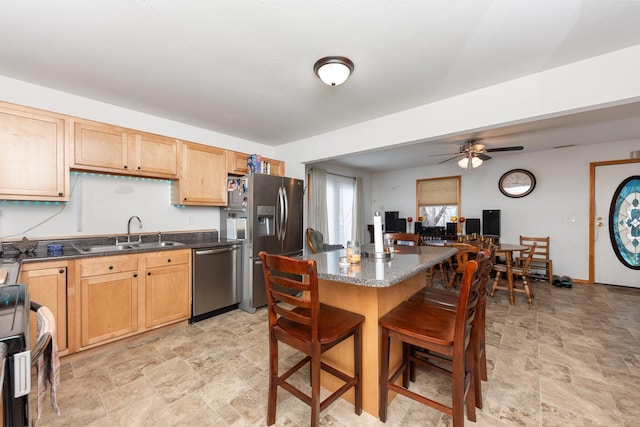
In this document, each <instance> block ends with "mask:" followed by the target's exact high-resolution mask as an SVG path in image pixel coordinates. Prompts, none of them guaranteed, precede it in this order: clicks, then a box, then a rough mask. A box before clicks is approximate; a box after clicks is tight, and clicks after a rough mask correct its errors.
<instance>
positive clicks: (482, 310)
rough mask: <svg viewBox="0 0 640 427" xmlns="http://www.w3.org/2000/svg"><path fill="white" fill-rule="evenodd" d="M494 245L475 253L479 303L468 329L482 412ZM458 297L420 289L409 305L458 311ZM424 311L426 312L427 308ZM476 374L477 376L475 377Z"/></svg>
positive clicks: (477, 398)
mask: <svg viewBox="0 0 640 427" xmlns="http://www.w3.org/2000/svg"><path fill="white" fill-rule="evenodd" d="M497 249H498V247H497V246H496V245H489V246H487V247H484V248H482V249H481V250H480V252H478V255H477V257H476V262H478V265H479V272H478V274H479V275H480V276H481V277H482V282H481V283H480V299H479V300H478V312H477V314H476V318H475V319H474V321H473V325H472V329H471V345H472V346H473V349H474V355H473V368H474V376H473V378H474V389H475V403H476V407H477V408H480V409H482V381H487V380H488V379H489V377H488V373H487V354H486V311H487V283H488V282H489V274H490V273H491V268H492V267H493V263H494V261H495V256H496V250H497ZM485 258H488V260H489V262H488V263H484V259H485ZM458 299H459V295H458V294H457V293H456V292H452V291H451V290H445V289H434V288H426V287H425V288H423V289H421V290H420V291H418V292H416V293H415V294H414V295H413V296H411V298H409V300H410V301H418V302H422V303H423V304H426V305H427V306H428V307H429V306H435V307H439V308H442V309H444V310H450V311H455V310H457V309H458ZM428 307H427V308H425V310H428V309H429V308H428ZM476 373H477V374H476Z"/></svg>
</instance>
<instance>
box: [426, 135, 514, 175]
mask: <svg viewBox="0 0 640 427" xmlns="http://www.w3.org/2000/svg"><path fill="white" fill-rule="evenodd" d="M520 150H524V147H523V146H521V145H515V146H511V147H499V148H487V146H486V145H485V144H480V143H479V142H478V140H477V139H469V140H467V141H465V142H464V143H463V144H462V145H460V150H459V152H458V154H456V155H454V156H453V157H449V158H448V159H445V160H442V161H441V162H438V164H442V163H446V162H448V161H450V160H453V159H458V158H459V159H460V160H458V165H459V166H460V167H461V168H463V169H467V168H468V167H471V168H477V167H478V166H480V165H481V164H482V162H483V161H485V160H489V159H491V156H488V155H487V154H486V153H495V152H500V151H520ZM450 155H451V153H445V154H432V155H431V156H429V157H436V156H450Z"/></svg>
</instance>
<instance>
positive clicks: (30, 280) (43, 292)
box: [20, 263, 67, 351]
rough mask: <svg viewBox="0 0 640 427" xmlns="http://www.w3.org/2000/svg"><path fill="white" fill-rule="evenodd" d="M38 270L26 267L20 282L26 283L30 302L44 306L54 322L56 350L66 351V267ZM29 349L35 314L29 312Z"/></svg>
mask: <svg viewBox="0 0 640 427" xmlns="http://www.w3.org/2000/svg"><path fill="white" fill-rule="evenodd" d="M46 265H47V267H44V266H43V268H38V267H37V266H36V265H30V266H28V268H29V270H26V271H22V272H21V273H20V281H21V282H26V283H27V289H28V290H29V297H30V299H31V301H33V302H36V303H38V304H40V305H43V306H46V307H47V308H49V310H51V312H52V313H53V316H54V318H55V320H56V331H57V338H58V350H60V351H63V350H66V349H67V265H66V263H63V264H60V265H51V263H47V264H46ZM30 322H31V347H30V348H33V346H34V344H35V342H36V326H37V322H36V314H35V313H34V312H33V311H32V312H31V319H30Z"/></svg>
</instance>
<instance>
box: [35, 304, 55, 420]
mask: <svg viewBox="0 0 640 427" xmlns="http://www.w3.org/2000/svg"><path fill="white" fill-rule="evenodd" d="M36 320H37V327H36V342H37V341H38V340H40V338H41V337H43V336H45V335H46V334H47V333H49V334H51V341H50V342H49V344H48V345H47V346H46V348H45V350H44V351H43V352H42V354H41V355H40V357H39V358H38V360H37V363H36V373H37V375H38V399H37V402H36V403H37V408H36V410H37V414H38V419H40V414H41V412H42V407H43V405H44V400H45V399H46V395H45V392H46V391H47V382H48V383H49V384H50V386H51V388H50V390H49V396H50V398H51V407H52V408H53V410H54V411H55V413H56V414H58V415H60V409H59V408H58V402H57V400H56V389H57V387H58V385H59V384H60V357H59V356H58V340H57V338H56V337H57V333H56V319H55V318H54V317H53V313H52V312H51V310H49V309H48V308H47V307H44V306H42V307H40V308H39V309H38V311H36Z"/></svg>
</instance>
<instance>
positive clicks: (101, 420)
mask: <svg viewBox="0 0 640 427" xmlns="http://www.w3.org/2000/svg"><path fill="white" fill-rule="evenodd" d="M533 289H534V292H535V295H536V296H535V299H534V304H533V306H531V307H529V306H528V305H527V303H526V300H525V298H524V295H522V294H517V295H516V305H514V306H510V305H509V303H508V297H507V294H506V292H504V291H502V292H500V291H499V292H498V293H496V296H495V298H493V299H491V298H488V310H487V345H488V360H489V381H488V382H486V383H483V399H484V408H483V409H482V410H479V411H477V416H478V421H477V422H476V423H475V424H474V423H471V422H469V421H468V420H465V423H466V425H468V426H469V425H477V426H545V427H546V426H585V427H587V426H589V427H590V426H607V427H611V426H637V425H640V289H630V288H619V287H612V286H603V285H595V286H591V285H574V287H573V288H572V289H565V288H555V287H553V286H551V285H550V284H549V283H546V282H538V283H534V284H533ZM266 322H267V316H266V310H265V309H260V310H258V312H257V313H255V314H247V313H245V312H243V311H240V310H235V311H232V312H229V313H225V314H222V315H220V316H217V317H214V318H211V319H208V320H205V321H202V322H198V323H196V324H193V325H189V326H184V327H180V328H178V329H176V330H173V331H169V332H166V333H162V334H159V335H157V336H154V337H146V338H142V339H139V340H135V341H133V342H131V343H128V344H127V345H126V346H122V347H120V348H113V349H109V350H107V351H104V352H100V353H98V354H95V355H91V356H90V357H86V358H80V359H76V360H73V361H72V362H67V361H65V360H64V359H63V360H62V380H61V384H60V386H59V391H58V402H59V405H60V409H61V411H62V414H61V416H59V417H58V416H56V415H55V414H54V413H53V412H52V410H51V408H50V407H49V400H48V399H47V402H46V404H45V408H44V410H43V414H42V417H41V419H40V421H39V424H38V425H41V426H105V427H106V426H109V427H113V426H154V427H156V426H263V425H266V422H265V421H266V396H267V366H268V349H267V329H266ZM283 347H284V346H283ZM281 353H284V356H292V357H291V359H293V356H295V353H294V352H293V351H282V350H281ZM365 356H366V355H365ZM303 377H304V376H303ZM301 381H306V378H301ZM447 381H448V380H447V379H444V378H441V377H439V376H437V374H431V373H427V372H420V375H419V377H418V380H417V382H416V385H415V387H416V388H417V389H419V390H422V391H426V392H429V393H431V394H432V395H435V396H444V397H443V398H444V399H446V395H447V390H448V388H447ZM412 387H413V386H412ZM31 411H32V414H35V404H34V403H33V397H32V401H31ZM308 419H309V410H308V408H307V407H306V405H304V404H302V403H301V402H299V401H298V400H297V399H295V398H294V397H292V396H291V395H289V394H288V393H287V392H285V391H282V390H280V391H279V394H278V412H277V418H276V425H277V426H288V427H295V426H305V425H308V424H309V421H308ZM321 424H322V425H324V426H383V425H386V426H448V425H450V424H451V419H450V418H449V417H448V416H446V415H443V414H441V413H440V412H438V411H436V410H433V409H430V408H427V407H425V406H423V405H420V404H418V403H416V402H413V401H411V400H409V399H406V398H404V397H403V396H399V397H397V398H396V399H395V400H394V401H393V402H392V403H391V405H390V408H389V419H388V421H387V423H386V424H383V423H381V422H380V421H379V420H378V419H377V417H375V416H373V415H370V414H367V413H363V414H362V415H361V416H356V415H355V414H354V413H353V406H352V405H351V404H349V403H347V402H345V401H342V400H339V401H338V402H336V403H334V404H333V405H332V406H331V407H330V408H328V409H327V410H326V411H324V412H323V413H322V414H321Z"/></svg>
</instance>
